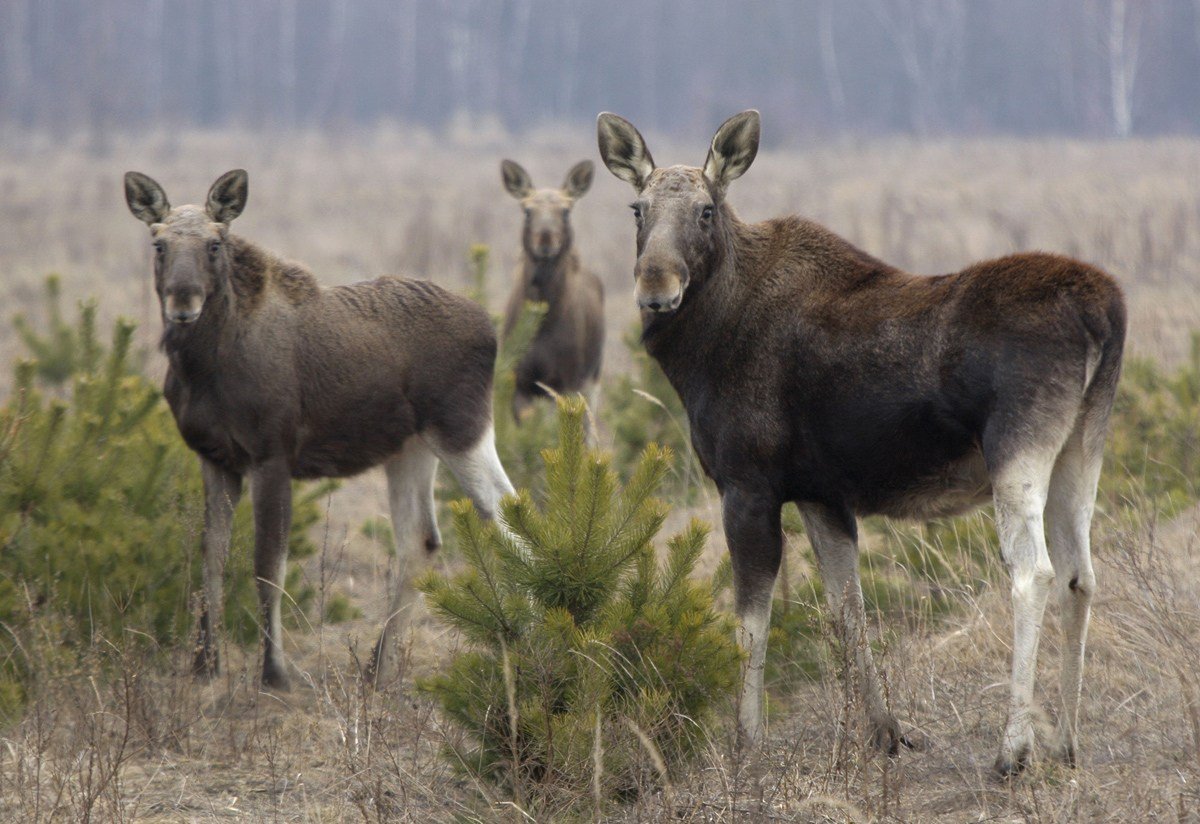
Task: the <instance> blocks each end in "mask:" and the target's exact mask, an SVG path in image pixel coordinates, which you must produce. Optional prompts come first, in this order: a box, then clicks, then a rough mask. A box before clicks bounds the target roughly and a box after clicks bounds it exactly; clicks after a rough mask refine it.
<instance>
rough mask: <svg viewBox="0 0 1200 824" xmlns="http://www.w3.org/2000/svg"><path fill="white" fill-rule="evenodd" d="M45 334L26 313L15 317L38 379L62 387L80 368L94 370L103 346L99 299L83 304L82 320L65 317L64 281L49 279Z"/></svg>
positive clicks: (14, 321) (18, 330) (87, 370)
mask: <svg viewBox="0 0 1200 824" xmlns="http://www.w3.org/2000/svg"><path fill="white" fill-rule="evenodd" d="M45 289H46V297H45V309H46V320H45V327H44V328H45V329H46V332H45V334H40V333H39V332H38V331H37V330H36V329H35V328H34V327H33V325H32V324H31V323H30V322H29V319H28V318H26V317H25V316H24V315H17V316H16V317H14V318H13V327H14V328H15V329H16V331H17V336H18V337H19V338H20V339H21V342H22V343H24V344H25V347H26V348H27V349H28V350H29V352H30V354H31V355H32V356H33V362H34V364H36V365H35V367H34V370H35V372H36V374H37V378H38V379H39V380H41V381H42V382H43V383H45V384H47V385H49V386H61V385H62V384H64V383H66V382H67V380H68V379H69V378H70V377H71V376H72V375H73V374H74V373H75V372H78V371H83V372H91V371H94V370H95V369H96V367H97V366H98V365H99V363H100V358H101V349H102V348H101V346H100V344H99V342H98V340H97V338H96V302H95V301H94V300H91V301H87V302H85V303H83V304H81V305H80V307H79V322H78V323H74V324H72V323H68V322H67V321H65V320H63V316H62V300H61V296H62V283H61V281H60V278H59V276H58V275H50V276H49V277H47V278H46V286H45Z"/></svg>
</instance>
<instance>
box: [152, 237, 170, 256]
mask: <svg viewBox="0 0 1200 824" xmlns="http://www.w3.org/2000/svg"><path fill="white" fill-rule="evenodd" d="M150 245H151V246H153V247H154V254H156V255H158V256H160V257H161V256H162V254H163V252H165V251H167V244H165V243H163V242H162V241H161V240H156V241H154V242H153V243H151V244H150Z"/></svg>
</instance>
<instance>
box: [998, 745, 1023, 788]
mask: <svg viewBox="0 0 1200 824" xmlns="http://www.w3.org/2000/svg"><path fill="white" fill-rule="evenodd" d="M1031 753H1032V748H1031V747H1030V746H1029V745H1028V744H1025V745H1024V746H1022V747H1019V748H1018V749H1016V750H1014V751H1013V752H1012V753H1003V752H1002V753H1000V755H999V757H998V758H997V759H996V763H995V765H994V766H993V767H992V769H993V770H994V771H995V773H996V776H997V777H998V778H1000V779H1004V780H1007V779H1010V778H1015V777H1016V776H1017V775H1019V774H1020V773H1022V772H1023V771H1024V770H1025V768H1026V767H1028V766H1029V761H1030V755H1031Z"/></svg>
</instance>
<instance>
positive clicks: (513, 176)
mask: <svg viewBox="0 0 1200 824" xmlns="http://www.w3.org/2000/svg"><path fill="white" fill-rule="evenodd" d="M500 176H501V177H503V178H504V188H505V189H507V190H508V193H509V194H510V195H512V196H513V197H515V198H516V199H517V200H522V199H524V198H525V197H526V196H528V194H529V193H530V192H532V191H533V179H532V178H531V177H530V176H529V172H527V171H525V169H524V168H522V166H521V164H520V163H517V162H515V161H512V160H501V161H500Z"/></svg>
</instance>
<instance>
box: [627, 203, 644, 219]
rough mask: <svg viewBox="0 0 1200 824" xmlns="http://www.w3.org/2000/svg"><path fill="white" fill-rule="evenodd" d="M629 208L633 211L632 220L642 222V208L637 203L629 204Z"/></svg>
mask: <svg viewBox="0 0 1200 824" xmlns="http://www.w3.org/2000/svg"><path fill="white" fill-rule="evenodd" d="M629 208H630V209H633V219H634V220H636V221H637V222H638V223H641V222H642V207H641V204H639V203H630V204H629Z"/></svg>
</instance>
